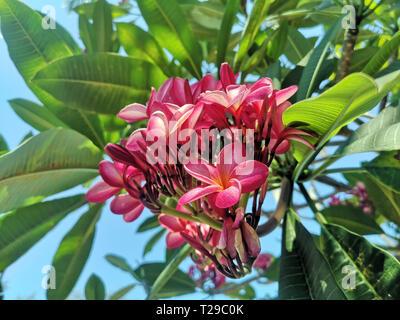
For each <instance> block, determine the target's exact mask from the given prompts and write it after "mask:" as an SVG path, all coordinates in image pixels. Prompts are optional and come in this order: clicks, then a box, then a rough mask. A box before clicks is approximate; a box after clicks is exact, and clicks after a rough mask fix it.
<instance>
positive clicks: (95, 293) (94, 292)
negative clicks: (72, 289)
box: [85, 273, 106, 300]
mask: <svg viewBox="0 0 400 320" xmlns="http://www.w3.org/2000/svg"><path fill="white" fill-rule="evenodd" d="M85 297H86V300H104V299H105V298H106V289H105V287H104V283H103V281H102V280H101V279H100V278H99V277H98V276H97V275H96V274H94V273H93V274H92V275H91V276H90V278H89V280H88V281H87V282H86V286H85Z"/></svg>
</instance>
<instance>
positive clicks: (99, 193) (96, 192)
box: [86, 181, 121, 203]
mask: <svg viewBox="0 0 400 320" xmlns="http://www.w3.org/2000/svg"><path fill="white" fill-rule="evenodd" d="M120 191H121V188H117V187H112V186H110V185H108V184H107V183H105V182H104V181H99V182H97V183H96V184H95V185H93V186H92V187H91V188H90V189H89V191H88V192H87V193H86V200H87V201H89V202H97V203H98V202H104V201H106V200H108V199H109V198H111V197H112V196H113V195H116V194H117V193H118V192H120Z"/></svg>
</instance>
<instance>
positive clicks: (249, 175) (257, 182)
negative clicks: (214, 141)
mask: <svg viewBox="0 0 400 320" xmlns="http://www.w3.org/2000/svg"><path fill="white" fill-rule="evenodd" d="M233 173H234V175H235V178H236V179H238V180H239V181H240V185H241V186H242V193H249V192H251V191H254V190H256V189H257V188H259V187H260V186H261V185H262V184H263V183H264V182H265V181H266V180H267V178H268V173H269V170H268V167H267V166H266V165H265V164H263V163H261V162H259V161H255V160H247V161H245V162H243V163H241V164H239V165H238V166H237V167H236V168H235V169H234V171H233Z"/></svg>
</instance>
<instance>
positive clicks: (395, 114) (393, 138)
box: [334, 106, 400, 157]
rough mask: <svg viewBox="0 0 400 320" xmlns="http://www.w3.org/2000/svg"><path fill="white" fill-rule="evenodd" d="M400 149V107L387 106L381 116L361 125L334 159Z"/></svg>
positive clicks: (339, 149)
mask: <svg viewBox="0 0 400 320" xmlns="http://www.w3.org/2000/svg"><path fill="white" fill-rule="evenodd" d="M398 149H400V107H399V106H397V107H392V106H387V107H386V108H385V109H384V110H382V112H380V113H379V115H378V116H377V117H376V118H375V119H372V120H370V121H369V122H367V123H364V124H363V125H361V126H360V127H359V128H358V129H357V130H356V131H354V133H353V134H352V135H351V136H350V138H349V139H347V141H346V142H345V143H343V144H342V145H341V146H340V147H339V148H338V150H337V151H336V152H335V154H334V157H342V156H345V155H349V154H353V153H360V152H373V151H390V150H398Z"/></svg>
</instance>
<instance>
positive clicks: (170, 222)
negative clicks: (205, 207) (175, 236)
mask: <svg viewBox="0 0 400 320" xmlns="http://www.w3.org/2000/svg"><path fill="white" fill-rule="evenodd" d="M158 221H159V222H160V224H161V225H162V226H163V227H164V228H166V229H168V230H170V231H173V232H180V231H183V230H185V226H184V225H183V224H182V222H181V221H180V219H179V218H177V217H173V216H170V215H168V214H164V213H162V214H160V215H159V216H158Z"/></svg>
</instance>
